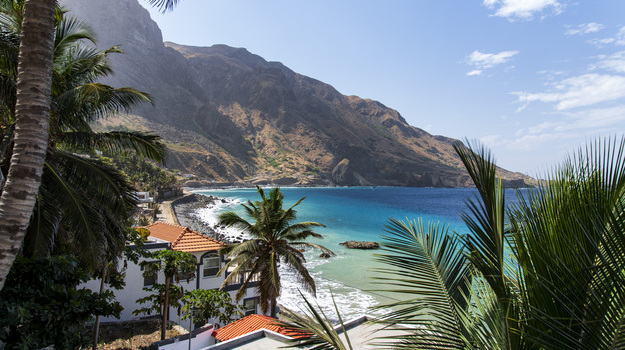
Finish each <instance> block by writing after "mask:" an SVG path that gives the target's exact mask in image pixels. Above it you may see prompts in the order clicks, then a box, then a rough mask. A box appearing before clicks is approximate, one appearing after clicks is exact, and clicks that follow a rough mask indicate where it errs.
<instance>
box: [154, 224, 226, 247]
mask: <svg viewBox="0 0 625 350" xmlns="http://www.w3.org/2000/svg"><path fill="white" fill-rule="evenodd" d="M147 229H148V230H149V231H150V236H151V237H155V238H158V239H162V240H164V241H168V242H171V249H173V250H179V251H182V252H187V253H191V252H204V251H209V250H219V249H221V248H223V247H224V246H225V244H224V243H222V242H219V241H217V240H214V239H212V238H208V237H206V236H204V235H203V234H201V233H198V232H195V231H193V230H192V229H190V228H188V227H184V226H180V225H174V224H170V223H168V222H164V221H157V222H155V223H153V224H151V225H148V226H147Z"/></svg>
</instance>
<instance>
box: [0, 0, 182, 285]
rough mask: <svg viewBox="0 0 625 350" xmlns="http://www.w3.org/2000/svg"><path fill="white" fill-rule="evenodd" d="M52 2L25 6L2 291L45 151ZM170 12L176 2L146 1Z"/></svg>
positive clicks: (3, 224)
mask: <svg viewBox="0 0 625 350" xmlns="http://www.w3.org/2000/svg"><path fill="white" fill-rule="evenodd" d="M55 3H56V2H55V1H49V0H28V1H26V4H25V10H24V20H23V25H22V28H23V29H22V37H21V41H20V50H19V51H20V52H19V64H18V67H19V68H18V73H17V83H16V89H17V98H16V101H17V102H16V106H17V107H16V113H15V120H16V127H15V129H16V135H15V141H14V146H13V153H14V155H15V156H14V157H13V158H12V160H11V166H10V169H9V172H8V175H7V179H6V183H5V185H4V187H3V191H2V195H1V196H0V289H2V288H3V287H4V284H5V282H6V277H7V275H8V273H9V270H10V268H11V265H12V264H13V261H14V260H15V257H16V256H17V253H18V251H19V250H20V248H21V245H22V241H23V239H24V236H25V235H26V229H27V227H28V224H29V220H30V217H31V215H32V212H33V207H34V205H35V201H36V197H37V193H38V189H39V185H40V184H41V174H42V173H43V164H44V162H45V157H46V150H47V146H48V123H49V118H50V114H49V112H50V91H51V72H52V54H53V47H54V37H53V34H54V14H55V11H54V8H55ZM150 3H151V4H153V5H156V6H159V7H161V8H162V9H164V10H165V9H172V8H173V7H174V6H175V5H176V4H177V3H178V0H150Z"/></svg>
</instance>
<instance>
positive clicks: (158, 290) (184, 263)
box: [132, 250, 196, 340]
mask: <svg viewBox="0 0 625 350" xmlns="http://www.w3.org/2000/svg"><path fill="white" fill-rule="evenodd" d="M150 257H151V258H153V259H158V260H157V261H142V262H141V263H140V264H139V265H140V266H141V267H142V268H143V275H144V276H152V275H154V274H155V273H158V272H159V271H163V274H164V275H165V283H164V284H155V285H153V286H151V287H146V288H143V289H144V290H146V291H149V292H153V294H151V295H149V296H147V297H145V298H141V299H139V300H137V302H138V303H139V304H144V303H148V306H147V307H144V308H141V309H138V310H135V311H133V312H132V313H133V314H135V315H138V314H141V313H148V314H149V313H150V312H151V311H155V312H158V313H160V315H161V340H164V339H165V331H166V326H167V314H168V312H169V307H170V306H173V307H175V308H177V309H178V310H180V306H181V305H180V299H181V298H182V296H183V295H184V290H183V289H182V287H181V286H176V285H175V284H178V283H180V279H182V278H184V279H186V280H187V282H188V281H189V280H190V279H191V278H193V277H194V276H195V264H196V261H195V257H194V256H193V255H191V254H189V253H185V252H181V251H177V250H159V251H156V252H154V253H151V254H150ZM172 280H173V282H174V283H175V284H172V283H171V282H172Z"/></svg>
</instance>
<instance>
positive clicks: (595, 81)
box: [513, 74, 625, 110]
mask: <svg viewBox="0 0 625 350" xmlns="http://www.w3.org/2000/svg"><path fill="white" fill-rule="evenodd" d="M513 94H515V95H517V96H518V102H521V103H524V105H525V106H526V105H527V104H529V103H531V102H535V101H540V102H545V103H556V106H555V108H556V109H557V110H567V109H571V108H576V107H583V106H590V105H594V104H597V103H601V102H609V101H615V100H618V99H621V98H623V97H625V77H624V76H620V75H601V74H583V75H580V76H577V77H572V78H568V79H565V80H562V81H561V82H559V83H557V84H555V85H554V89H553V91H550V92H541V93H529V92H515V93H513ZM520 110H522V108H521V109H520Z"/></svg>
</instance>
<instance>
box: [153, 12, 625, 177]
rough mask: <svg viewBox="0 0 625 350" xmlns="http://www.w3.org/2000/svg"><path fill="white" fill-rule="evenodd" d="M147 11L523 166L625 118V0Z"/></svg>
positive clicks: (194, 40)
mask: <svg viewBox="0 0 625 350" xmlns="http://www.w3.org/2000/svg"><path fill="white" fill-rule="evenodd" d="M142 4H143V5H144V6H146V7H149V6H147V5H146V3H145V2H142ZM150 12H151V14H152V18H153V19H154V20H155V21H156V22H157V23H158V24H159V26H160V28H161V30H162V32H163V39H164V40H166V41H173V42H176V43H179V44H186V45H195V46H210V45H214V44H226V45H230V46H233V47H244V48H246V49H248V50H249V51H250V52H252V53H255V54H258V55H260V56H262V57H263V58H265V59H266V60H268V61H279V62H282V63H284V64H285V65H286V66H288V67H289V68H291V69H293V70H294V71H296V72H298V73H301V74H304V75H307V76H309V77H312V78H315V79H318V80H321V81H323V82H326V83H328V84H331V85H333V86H334V87H335V88H336V89H337V90H338V91H339V92H341V93H342V94H345V95H357V96H360V97H363V98H371V99H374V100H378V101H380V102H382V103H383V104H385V105H386V106H388V107H390V108H393V109H396V110H397V111H399V112H400V113H401V115H402V116H403V117H404V118H405V119H406V120H407V121H408V123H410V124H411V125H413V126H416V127H419V128H422V129H425V130H426V131H428V132H430V133H432V134H436V135H445V136H449V137H454V138H459V139H464V138H469V139H476V140H481V141H482V142H483V143H485V144H486V145H488V146H489V147H490V148H491V149H492V150H493V152H494V154H495V156H496V158H497V161H498V164H499V165H501V166H503V167H505V168H507V169H510V170H513V171H520V172H523V173H527V174H530V175H538V174H540V173H543V172H544V171H546V170H548V168H550V167H551V166H552V165H553V164H555V163H557V162H558V161H559V160H561V159H562V158H563V157H564V156H565V155H566V154H567V153H571V152H573V151H575V150H576V149H577V148H578V147H580V146H582V145H584V144H585V143H586V142H587V141H589V140H593V139H595V138H596V137H597V136H601V135H622V134H623V133H624V132H625V1H623V0H583V1H582V0H576V1H573V0H571V1H569V0H429V1H426V0H385V1H383V0H378V1H368V0H361V1H352V0H342V1H334V0H332V1H331V0H315V1H298V0H263V1H258V0H182V1H181V2H180V3H179V5H178V7H177V8H176V9H174V11H172V12H168V13H166V14H164V15H163V14H160V13H158V11H156V10H154V9H151V8H150Z"/></svg>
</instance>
